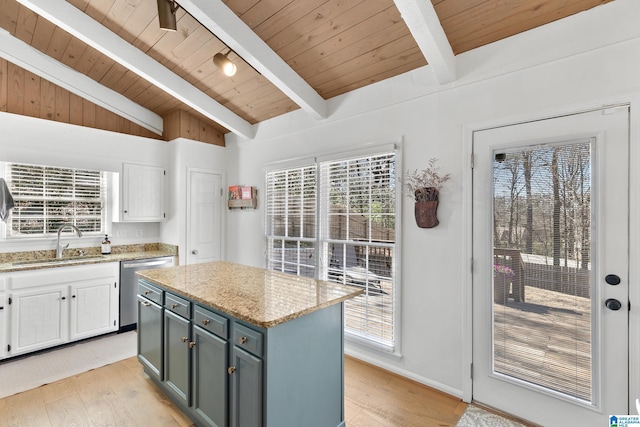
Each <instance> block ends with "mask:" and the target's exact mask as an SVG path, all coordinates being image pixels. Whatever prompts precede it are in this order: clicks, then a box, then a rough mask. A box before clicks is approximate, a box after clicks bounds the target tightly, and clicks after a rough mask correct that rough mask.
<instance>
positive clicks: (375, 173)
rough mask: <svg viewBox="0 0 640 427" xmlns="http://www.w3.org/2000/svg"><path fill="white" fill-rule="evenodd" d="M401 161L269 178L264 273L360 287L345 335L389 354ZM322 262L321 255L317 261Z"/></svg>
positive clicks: (300, 170) (329, 164)
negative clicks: (397, 170) (397, 180)
mask: <svg viewBox="0 0 640 427" xmlns="http://www.w3.org/2000/svg"><path fill="white" fill-rule="evenodd" d="M395 167H396V154H395V152H394V151H390V152H384V153H381V154H375V155H363V156H358V157H352V158H346V159H339V160H330V161H319V162H316V163H314V164H309V165H305V166H302V167H297V168H290V169H283V170H276V171H269V172H267V176H266V182H267V192H266V193H267V194H266V211H267V222H266V224H267V226H266V232H267V247H268V251H267V267H268V268H270V269H272V270H277V271H284V272H288V273H293V274H298V275H301V276H307V277H316V278H319V279H323V280H331V281H335V282H339V283H344V284H349V285H355V286H360V287H362V288H363V289H364V291H365V292H364V294H363V295H361V296H358V297H356V298H354V299H351V300H348V301H347V302H346V303H345V333H346V336H347V337H349V338H354V339H359V340H364V341H365V342H367V343H369V344H374V345H375V346H376V347H378V348H382V349H384V350H386V351H394V350H395V346H396V337H397V322H396V315H397V309H396V308H397V307H396V305H397V304H396V301H397V277H396V272H395V266H396V264H397V251H396V239H395V235H396V220H395V219H396V204H397V196H398V195H397V194H396V178H395ZM318 255H319V256H318Z"/></svg>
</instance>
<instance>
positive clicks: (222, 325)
mask: <svg viewBox="0 0 640 427" xmlns="http://www.w3.org/2000/svg"><path fill="white" fill-rule="evenodd" d="M193 324H194V325H197V326H200V327H201V328H202V329H205V330H207V331H209V332H211V333H212V334H215V335H217V336H219V337H220V338H222V339H225V340H226V339H227V338H228V337H229V326H228V324H229V321H228V320H227V319H225V318H224V317H222V316H220V315H218V314H216V313H213V312H211V311H209V310H207V309H206V308H203V307H196V308H195V310H194V316H193Z"/></svg>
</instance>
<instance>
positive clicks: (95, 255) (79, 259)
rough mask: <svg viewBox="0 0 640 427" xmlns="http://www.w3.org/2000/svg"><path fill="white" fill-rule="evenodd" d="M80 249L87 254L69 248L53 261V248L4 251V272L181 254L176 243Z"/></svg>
mask: <svg viewBox="0 0 640 427" xmlns="http://www.w3.org/2000/svg"><path fill="white" fill-rule="evenodd" d="M79 249H82V251H83V252H84V255H82V256H79V255H78V249H67V250H66V251H65V257H64V258H62V259H60V260H55V261H52V262H47V261H48V260H52V259H54V258H55V251H53V250H48V251H25V252H8V253H2V254H0V273H7V272H17V271H28V270H40V269H44V268H57V267H69V266H72V265H86V264H100V263H105V262H120V261H132V260H137V259H146V258H158V257H164V256H177V255H178V248H177V247H176V246H173V245H165V244H162V243H147V244H140V245H122V246H113V247H112V251H111V254H109V255H102V254H101V253H100V248H99V247H94V248H79ZM38 261H41V262H42V263H38Z"/></svg>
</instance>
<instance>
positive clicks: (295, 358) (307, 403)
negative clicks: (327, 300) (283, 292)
mask: <svg viewBox="0 0 640 427" xmlns="http://www.w3.org/2000/svg"><path fill="white" fill-rule="evenodd" d="M267 334H268V338H267V340H266V346H267V347H266V360H267V366H268V369H267V371H266V373H265V391H266V393H265V413H264V417H265V426H268V427H271V426H305V427H328V426H331V427H333V426H336V427H338V426H344V335H343V304H342V303H339V304H335V305H332V306H330V307H327V308H324V309H322V310H319V311H316V312H314V313H311V314H308V315H306V316H302V317H300V318H297V319H294V320H291V321H289V322H286V323H283V324H280V325H278V326H275V327H273V328H269V329H268V330H267Z"/></svg>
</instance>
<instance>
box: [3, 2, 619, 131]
mask: <svg viewBox="0 0 640 427" xmlns="http://www.w3.org/2000/svg"><path fill="white" fill-rule="evenodd" d="M609 1H612V0H431V2H429V0H395V1H394V0H224V1H221V0H178V1H177V3H178V4H179V6H180V7H179V9H178V10H177V12H176V18H177V31H176V32H167V31H164V30H161V29H160V28H159V25H158V9H157V2H156V0H67V1H65V0H0V27H1V28H3V29H4V30H6V31H2V30H0V57H2V58H4V59H5V60H6V61H9V62H10V63H13V64H16V65H18V66H19V67H22V68H24V69H26V70H29V72H31V73H35V74H37V75H39V76H40V77H42V78H43V79H47V80H48V81H51V82H53V83H55V84H56V85H59V86H60V87H62V88H64V89H66V90H68V91H70V92H71V93H74V94H76V95H78V96H80V97H82V98H84V99H87V100H89V101H91V102H92V103H95V104H97V105H100V106H101V107H102V108H105V109H107V110H109V111H111V112H112V113H115V114H116V115H118V116H120V117H123V118H125V119H127V120H129V121H131V122H133V123H137V124H138V125H140V126H141V127H143V128H146V129H147V130H149V131H151V132H154V133H155V134H158V135H161V134H162V133H163V128H165V126H166V125H165V121H166V120H167V117H169V116H170V115H172V114H175V113H176V112H180V113H182V114H186V115H188V116H190V117H194V118H195V119H196V120H198V121H200V122H201V123H205V124H206V125H207V126H210V127H212V128H213V129H215V130H216V131H217V132H220V133H221V134H224V133H226V132H234V133H237V134H238V135H240V136H242V137H244V138H248V139H250V138H252V137H253V135H254V133H255V126H254V125H255V124H256V123H259V122H261V121H263V120H267V119H270V118H272V117H276V116H279V115H281V114H284V113H287V112H290V111H293V110H296V109H298V108H302V109H303V110H305V111H306V112H307V113H308V114H310V115H311V116H313V117H315V118H317V119H322V118H326V117H328V115H329V114H330V113H329V111H327V106H326V100H327V99H329V98H332V97H335V96H337V95H341V94H344V93H346V92H349V91H352V90H355V89H358V88H361V87H363V86H366V85H369V84H372V83H375V82H378V81H381V80H384V79H387V78H390V77H393V76H396V75H399V74H401V73H405V72H407V71H411V70H413V69H416V68H418V67H422V66H425V65H427V64H429V65H430V66H431V67H432V69H433V71H434V75H435V77H436V78H437V80H438V81H439V82H440V83H442V84H446V83H449V82H452V81H455V80H456V70H455V60H454V58H455V55H457V54H460V53H463V52H466V51H469V50H471V49H475V48H477V47H480V46H483V45H485V44H488V43H492V42H494V41H497V40H500V39H503V38H506V37H510V36H513V35H515V34H518V33H521V32H523V31H527V30H530V29H532V28H535V27H538V26H541V25H544V24H546V23H549V22H552V21H555V20H558V19H562V18H565V17H567V16H570V15H572V14H575V13H578V12H581V11H584V10H587V9H590V8H592V7H595V6H598V5H600V4H603V3H607V2H609ZM559 42H561V41H559ZM229 50H230V53H229V58H230V59H231V60H233V61H234V62H235V63H236V65H237V67H238V71H237V73H236V74H235V75H234V76H233V77H227V76H226V75H224V74H223V73H222V72H221V71H220V70H219V69H217V67H216V66H215V65H214V63H213V61H212V58H213V56H214V55H215V54H216V53H219V52H222V53H226V52H228V51H229ZM5 98H6V96H5ZM0 107H2V106H1V105H0ZM2 111H7V110H6V108H5V109H4V110H2ZM164 130H165V139H168V138H167V135H166V133H167V132H166V129H164ZM174 136H175V135H174Z"/></svg>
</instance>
